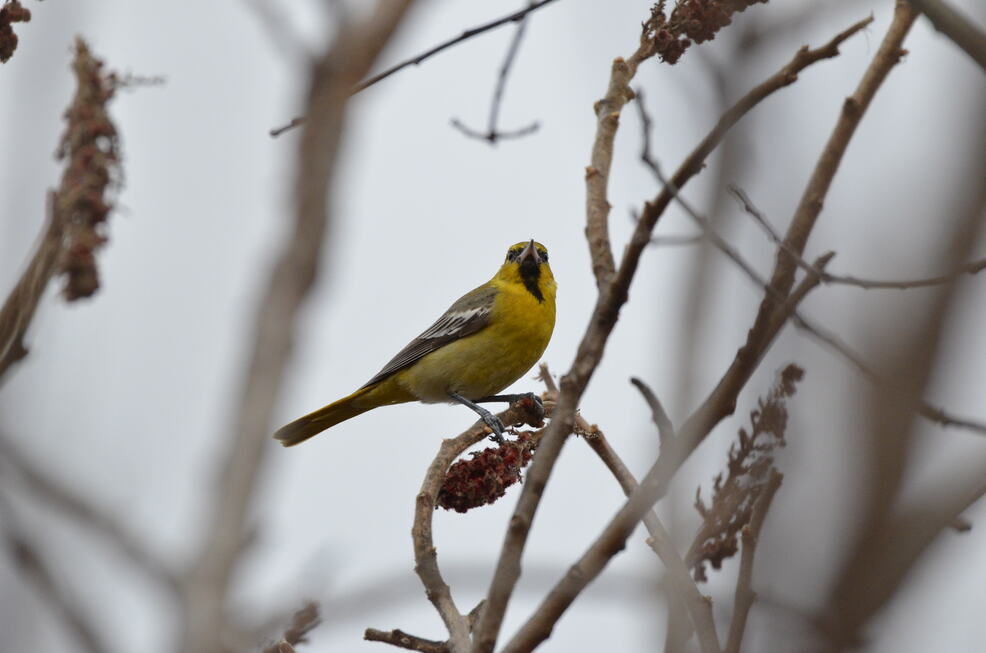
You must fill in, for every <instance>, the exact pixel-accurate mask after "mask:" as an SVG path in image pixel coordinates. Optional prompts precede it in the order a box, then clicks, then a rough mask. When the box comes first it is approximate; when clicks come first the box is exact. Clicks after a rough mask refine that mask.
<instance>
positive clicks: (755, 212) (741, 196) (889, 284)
mask: <svg viewBox="0 0 986 653" xmlns="http://www.w3.org/2000/svg"><path fill="white" fill-rule="evenodd" d="M729 191H730V192H731V193H732V194H733V196H735V197H736V199H737V200H739V202H740V203H741V204H742V205H743V210H744V211H746V213H747V214H748V215H750V216H751V217H752V218H753V220H754V221H755V222H756V223H757V224H758V225H760V226H761V227H762V228H763V230H764V232H766V234H767V235H768V236H769V237H770V239H771V240H772V241H774V243H776V244H777V245H778V246H779V247H781V248H783V249H784V250H785V251H786V252H787V253H788V254H789V255H790V256H791V257H792V258H794V259H795V262H796V263H797V264H798V267H800V268H802V269H804V270H806V271H809V272H812V273H814V274H817V275H818V276H819V277H821V279H822V283H825V284H843V285H847V286H858V287H860V288H864V289H867V290H869V289H874V288H896V289H898V290H905V289H908V288H924V287H928V286H939V285H941V284H943V283H948V282H950V281H952V280H954V279H955V278H956V277H960V276H962V275H964V274H969V275H974V274H978V273H979V272H982V271H983V270H986V258H983V259H979V260H977V261H973V262H971V263H966V264H965V265H962V266H960V267H958V268H956V269H955V270H954V271H953V272H950V273H949V274H944V275H940V276H937V277H927V278H924V279H909V280H903V281H875V280H872V279H860V278H859V277H853V276H849V275H842V274H832V273H831V272H827V271H825V270H818V269H813V268H812V266H811V264H810V263H808V262H807V261H805V260H804V259H803V258H801V254H800V253H798V252H797V251H796V250H795V249H794V248H793V247H791V246H790V245H788V243H786V242H784V239H783V238H781V236H780V235H779V234H778V233H777V231H776V230H775V229H774V227H773V226H772V225H771V224H770V221H769V220H767V217H766V216H765V215H764V214H763V211H761V210H760V209H758V208H757V207H756V205H754V204H753V201H752V200H751V199H750V197H749V195H747V194H746V193H745V192H744V191H743V189H741V188H739V187H738V186H735V185H730V186H729Z"/></svg>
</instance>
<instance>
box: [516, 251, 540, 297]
mask: <svg viewBox="0 0 986 653" xmlns="http://www.w3.org/2000/svg"><path fill="white" fill-rule="evenodd" d="M520 278H521V279H523V280H524V287H525V288H527V291H528V292H530V293H531V294H532V295H534V299H536V300H538V303H539V304H540V303H541V302H543V301H544V295H542V294H541V289H540V288H539V287H538V279H540V278H541V266H540V265H538V264H537V263H535V262H534V261H532V260H529V259H528V260H526V261H524V262H522V263H521V264H520Z"/></svg>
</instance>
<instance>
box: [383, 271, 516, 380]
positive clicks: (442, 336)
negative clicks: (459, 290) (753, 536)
mask: <svg viewBox="0 0 986 653" xmlns="http://www.w3.org/2000/svg"><path fill="white" fill-rule="evenodd" d="M496 293H497V290H496V288H493V287H490V286H480V287H479V288H476V289H475V290H472V291H470V292H468V293H466V294H465V295H463V296H462V297H460V298H459V299H458V300H457V301H456V302H455V303H454V304H452V306H450V307H449V309H448V310H447V311H445V314H444V315H442V316H441V317H440V318H438V320H436V321H435V323H434V324H432V325H431V326H430V327H428V328H427V329H425V330H424V332H422V333H421V335H419V336H418V337H417V338H415V339H414V340H412V341H411V342H409V343H408V345H407V346H406V347H404V349H402V350H400V351H399V352H398V353H397V355H396V356H394V357H393V358H392V359H391V360H390V362H389V363H387V364H386V365H384V366H383V369H382V370H380V371H379V372H378V373H377V374H376V376H374V377H373V378H372V379H370V380H369V381H367V382H366V385H364V386H363V387H364V388H366V387H368V386H371V385H373V384H374V383H379V382H380V381H383V380H384V379H386V378H387V377H388V376H390V375H392V374H394V373H396V372H399V371H401V370H403V369H405V368H407V367H410V366H411V365H413V364H414V363H416V362H418V361H419V360H421V359H422V358H424V357H425V356H427V355H428V354H430V353H431V352H433V351H436V350H438V349H441V348H442V347H444V346H445V345H447V344H448V343H450V342H453V341H455V340H458V339H459V338H464V337H465V336H468V335H472V334H473V333H476V332H477V331H479V330H480V329H482V328H483V327H485V326H486V325H487V324H489V321H490V313H491V312H492V310H493V298H494V297H496Z"/></svg>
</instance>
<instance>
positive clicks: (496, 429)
mask: <svg viewBox="0 0 986 653" xmlns="http://www.w3.org/2000/svg"><path fill="white" fill-rule="evenodd" d="M483 422H484V423H485V424H486V426H488V427H489V428H490V430H491V431H493V432H492V433H491V434H490V440H492V441H493V442H496V443H497V444H503V431H504V430H505V429H506V427H505V426H504V425H503V422H501V421H500V418H499V417H497V416H496V415H494V414H492V413H487V414H486V415H483Z"/></svg>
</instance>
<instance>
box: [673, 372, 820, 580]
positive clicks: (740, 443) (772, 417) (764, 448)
mask: <svg viewBox="0 0 986 653" xmlns="http://www.w3.org/2000/svg"><path fill="white" fill-rule="evenodd" d="M803 377H804V370H802V369H801V368H800V367H798V366H797V365H793V364H792V365H788V366H787V367H786V368H784V370H783V371H782V372H781V374H780V378H779V379H778V380H777V383H776V384H775V385H774V387H773V388H771V390H770V392H769V393H768V395H767V398H766V399H760V400H758V402H757V408H756V410H754V411H752V412H751V413H750V422H751V424H750V430H749V431H747V430H746V429H745V428H741V429H740V431H739V437H738V439H737V442H735V443H733V445H732V446H731V447H730V449H729V460H728V463H727V471H726V476H725V478H724V477H723V475H722V474H719V475H718V476H716V478H715V481H714V483H713V486H712V490H713V496H712V503H711V505H708V506H707V505H706V504H705V502H704V501H703V500H702V496H701V488H699V490H697V491H696V493H695V509H696V510H698V513H699V514H700V515H701V516H702V520H703V522H702V528H701V529H700V530H699V533H698V535H697V536H696V538H695V542H694V544H693V545H692V547H691V550H690V551H689V552H688V556H687V562H688V564H689V566H691V568H692V572H693V574H694V576H695V580H697V581H705V580H707V578H706V570H705V564H706V563H708V564H710V565H712V568H713V569H719V568H720V567H721V566H722V562H723V560H726V559H727V558H730V557H732V556H734V555H735V554H736V553H737V551H739V535H740V533H741V532H742V530H743V528H744V527H745V526H747V524H749V523H750V519H751V518H752V516H753V510H754V508H755V506H756V504H757V501H758V500H759V499H760V496H761V493H762V491H763V489H764V488H765V486H766V484H767V480H768V478H769V477H770V476H771V474H772V473H774V474H778V472H775V471H773V470H774V456H773V452H774V450H775V449H777V448H779V447H783V446H784V444H785V440H784V432H785V431H786V430H787V405H786V402H787V399H788V398H790V397H792V396H793V395H794V393H795V391H796V389H797V388H796V386H797V383H798V382H799V381H800V380H801V379H802V378H803Z"/></svg>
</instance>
